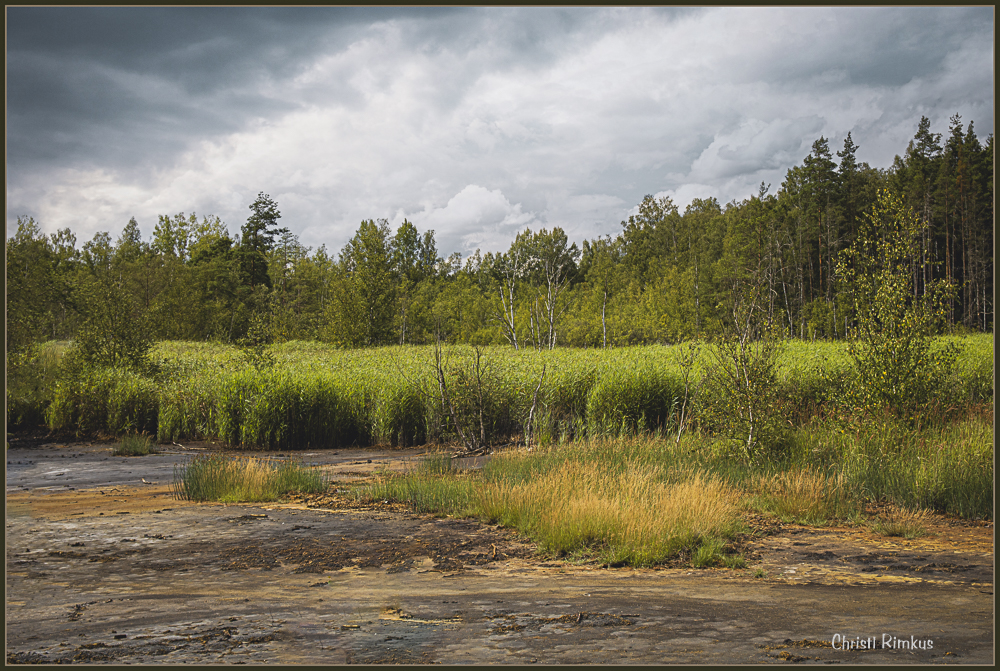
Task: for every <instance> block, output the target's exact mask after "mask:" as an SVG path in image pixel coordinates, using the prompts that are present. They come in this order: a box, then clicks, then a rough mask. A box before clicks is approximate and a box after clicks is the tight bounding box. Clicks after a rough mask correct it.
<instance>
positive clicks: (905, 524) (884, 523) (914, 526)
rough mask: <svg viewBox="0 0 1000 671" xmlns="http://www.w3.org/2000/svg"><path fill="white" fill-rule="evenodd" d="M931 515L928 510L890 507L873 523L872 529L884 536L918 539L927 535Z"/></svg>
mask: <svg viewBox="0 0 1000 671" xmlns="http://www.w3.org/2000/svg"><path fill="white" fill-rule="evenodd" d="M929 515H930V513H929V512H928V511H927V510H910V509H909V508H900V507H897V506H890V507H888V508H887V509H885V510H884V511H883V512H882V514H880V515H879V516H878V517H877V518H876V519H875V520H874V521H873V522H872V524H871V528H872V530H873V531H875V532H876V533H880V534H882V535H883V536H901V537H903V538H907V539H913V538H918V537H919V536H923V535H924V534H925V533H927V526H926V524H927V518H928V516H929Z"/></svg>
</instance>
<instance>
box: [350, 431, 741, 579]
mask: <svg viewBox="0 0 1000 671" xmlns="http://www.w3.org/2000/svg"><path fill="white" fill-rule="evenodd" d="M642 444H643V441H641V440H639V439H636V438H626V439H615V440H598V441H593V442H591V443H590V444H589V447H590V448H592V449H590V450H588V449H581V446H580V445H579V444H569V445H558V446H553V447H551V448H542V449H540V450H537V451H534V452H531V453H525V452H507V453H503V454H500V455H496V456H494V457H493V458H492V459H491V460H490V461H489V462H488V463H487V464H486V466H485V467H484V468H482V469H481V470H480V471H477V472H469V473H461V472H457V471H455V469H454V468H452V467H451V464H450V462H445V461H444V460H442V459H441V458H435V459H434V460H430V461H425V462H423V463H422V464H421V465H420V466H418V468H417V469H415V470H414V471H412V472H410V473H407V474H404V475H396V476H386V477H384V478H383V479H382V480H381V481H380V482H378V483H376V484H374V485H372V486H371V487H370V488H368V489H367V490H363V491H362V494H361V495H362V496H363V497H366V498H370V499H376V500H377V499H391V500H395V501H402V502H406V503H409V504H410V505H411V506H412V507H413V508H414V509H415V510H417V511H420V512H434V513H442V514H444V513H446V514H452V515H456V516H471V517H476V518H479V519H482V520H485V521H489V522H495V523H498V524H502V525H504V526H508V527H512V528H515V529H518V530H519V531H521V532H523V533H525V534H527V535H528V536H530V537H531V538H534V539H535V540H536V541H537V542H538V543H539V545H540V547H541V548H542V549H544V550H545V551H547V552H550V553H553V554H556V555H563V554H574V553H580V552H588V553H591V554H592V555H593V556H594V557H596V558H598V559H599V560H600V561H601V562H603V563H606V564H610V565H622V564H629V565H633V566H651V565H655V564H658V563H662V562H663V561H665V560H667V559H668V558H670V557H672V556H674V555H677V554H678V553H684V552H687V553H693V552H695V551H696V549H697V548H698V547H699V546H700V545H702V544H704V543H715V542H716V541H720V540H724V539H725V538H727V537H729V536H730V535H732V533H734V531H735V530H736V529H737V527H738V525H739V521H738V514H739V495H738V492H737V491H736V490H735V489H734V488H732V487H731V486H729V485H728V484H726V482H724V481H723V479H722V478H719V477H716V476H713V475H709V474H706V473H703V472H699V471H697V470H695V471H685V472H681V471H679V470H673V469H671V467H670V464H669V460H663V459H662V457H663V454H664V452H670V451H675V450H674V449H673V448H675V447H676V446H673V445H672V444H671V446H667V444H666V443H663V441H661V443H660V444H661V445H662V446H663V447H665V450H664V452H660V453H657V452H656V451H652V452H650V451H645V450H643V449H642ZM602 457H603V458H602ZM658 457H660V458H658ZM445 464H447V465H445ZM713 547H714V546H713ZM713 556H715V555H713Z"/></svg>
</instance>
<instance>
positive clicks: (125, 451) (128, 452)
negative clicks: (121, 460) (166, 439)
mask: <svg viewBox="0 0 1000 671" xmlns="http://www.w3.org/2000/svg"><path fill="white" fill-rule="evenodd" d="M157 452H159V450H157V449H156V447H155V446H154V445H153V438H152V437H151V436H147V435H146V434H144V433H140V434H133V435H129V436H122V438H121V440H120V441H119V442H118V444H117V445H115V446H114V449H113V450H112V454H114V455H115V456H116V457H123V456H124V457H142V456H145V455H147V454H156V453H157Z"/></svg>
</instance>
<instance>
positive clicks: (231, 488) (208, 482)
mask: <svg viewBox="0 0 1000 671" xmlns="http://www.w3.org/2000/svg"><path fill="white" fill-rule="evenodd" d="M324 489H326V483H324V482H323V478H322V477H321V476H320V475H319V473H317V472H315V471H312V470H310V469H308V468H305V467H303V466H302V465H301V464H298V463H296V462H293V461H278V460H274V459H266V458H257V457H237V458H229V457H225V456H223V455H219V454H213V455H209V456H204V457H195V459H194V460H193V461H191V462H190V463H188V464H187V465H186V466H183V467H181V468H179V469H178V468H175V469H174V483H173V490H174V495H175V496H177V497H178V498H182V499H188V500H190V501H220V502H222V503H240V502H251V501H253V502H257V501H275V500H277V499H279V498H281V497H282V496H284V495H286V494H288V493H290V492H293V491H300V492H306V493H317V492H321V491H323V490H324Z"/></svg>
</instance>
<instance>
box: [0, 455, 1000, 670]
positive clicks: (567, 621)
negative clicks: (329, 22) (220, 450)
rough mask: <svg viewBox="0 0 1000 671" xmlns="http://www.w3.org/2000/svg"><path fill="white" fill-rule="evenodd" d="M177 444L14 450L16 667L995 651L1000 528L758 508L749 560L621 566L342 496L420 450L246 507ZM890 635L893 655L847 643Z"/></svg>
mask: <svg viewBox="0 0 1000 671" xmlns="http://www.w3.org/2000/svg"><path fill="white" fill-rule="evenodd" d="M29 438H30V437H29ZM161 448H162V449H163V450H164V451H163V452H162V453H161V454H158V455H152V456H147V457H132V458H124V457H113V456H111V455H110V444H106V443H104V444H102V443H55V442H48V440H47V439H45V438H42V437H35V438H33V439H29V440H25V441H23V442H20V443H19V442H18V441H13V442H12V445H11V448H10V449H9V450H8V451H7V459H6V461H7V465H6V468H7V475H6V481H7V494H6V529H5V540H6V551H5V556H6V629H7V636H6V660H7V663H9V664H10V663H14V664H16V663H68V662H81V663H91V664H94V663H99V664H109V663H154V664H158V663H192V662H194V663H265V662H266V663H282V664H286V663H288V664H296V663H308V664H320V663H324V664H329V663H335V664H336V663H340V664H344V663H367V664H371V663H512V664H525V663H533V662H537V663H549V664H552V663H560V664H582V663H602V664H618V663H642V664H649V663H698V664H702V663H708V664H732V663H757V662H764V663H795V662H802V663H806V662H809V663H821V662H823V663H846V664H851V663H865V664H882V663H919V664H927V663H950V662H956V663H981V664H989V663H991V662H992V661H993V658H994V652H993V650H994V628H993V618H994V612H995V610H994V599H993V573H994V567H993V556H994V555H993V552H994V538H993V526H992V523H983V522H967V521H962V520H955V519H948V518H945V517H942V516H934V517H933V518H932V519H931V520H930V521H929V523H928V524H927V530H928V531H927V534H926V535H925V536H923V537H921V538H918V539H915V540H905V539H900V538H888V537H884V536H880V535H878V534H876V533H873V532H872V531H870V530H869V529H868V528H867V527H861V526H856V527H824V528H811V527H802V526H798V525H786V524H781V523H780V522H778V521H776V520H773V519H768V518H765V517H760V516H750V517H749V518H748V523H749V526H750V528H751V530H752V531H751V532H750V533H748V534H745V535H744V536H743V537H742V538H739V539H737V540H736V542H735V546H736V547H735V548H734V549H737V550H739V551H741V552H743V553H745V555H746V556H747V559H748V568H746V569H739V570H728V569H704V570H698V569H692V568H690V567H689V566H687V565H685V564H684V563H683V562H682V561H677V562H675V563H674V564H672V565H668V566H665V567H659V568H656V569H630V568H617V569H608V568H601V567H598V566H596V565H594V564H573V563H570V562H567V561H564V560H559V559H555V558H551V557H545V556H542V555H540V554H539V553H538V552H537V548H536V547H535V546H534V545H533V544H532V543H531V542H530V541H529V540H527V539H525V538H523V537H519V536H518V535H517V534H515V533H514V532H512V531H510V530H506V529H502V528H498V527H495V526H489V525H482V524H479V523H477V522H474V521H471V520H459V519H450V518H436V517H433V516H428V515H417V514H413V513H412V512H410V511H408V510H406V509H405V508H404V507H403V506H399V505H396V504H376V505H363V504H359V503H358V502H357V501H355V500H354V499H353V498H350V497H348V496H346V495H345V491H344V487H342V486H338V485H344V484H346V483H349V482H352V481H357V480H358V479H361V478H365V477H370V476H371V474H373V473H375V472H377V471H379V470H383V469H389V470H397V469H401V468H405V467H407V466H408V465H411V464H412V463H414V461H415V460H416V459H417V458H418V457H419V455H420V454H421V453H422V452H423V451H422V450H384V451H383V450H378V449H355V450H322V451H315V452H307V453H303V454H298V455H295V458H297V459H301V460H302V461H303V462H305V463H310V464H315V465H316V466H317V467H318V468H322V469H325V470H326V471H327V472H328V473H329V475H330V477H331V478H332V479H333V480H334V483H333V485H332V486H331V489H330V490H329V491H328V492H327V493H325V494H322V495H297V496H293V497H290V499H289V500H286V501H283V502H280V503H274V504H259V505H228V506H227V505H218V504H193V503H190V502H186V501H180V500H177V499H175V498H174V497H173V495H172V492H171V489H170V483H171V481H172V477H173V469H174V466H175V465H179V464H182V463H184V461H185V460H186V459H187V458H189V455H191V454H198V453H204V452H207V451H211V450H214V449H216V448H215V446H213V445H211V444H195V445H184V446H180V445H169V446H161ZM283 456H285V457H287V456H288V455H287V454H286V455H283ZM338 490H340V491H338ZM761 573H763V577H760V574H761ZM835 635H839V638H835ZM869 637H874V638H875V640H876V645H875V647H874V649H862V650H858V649H852V650H844V649H840V648H843V647H845V646H843V644H842V643H841V641H843V640H844V639H845V638H846V639H847V640H850V641H852V642H853V641H856V640H858V639H867V638H869ZM900 641H905V643H906V646H905V647H903V645H902V644H901V643H900Z"/></svg>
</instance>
